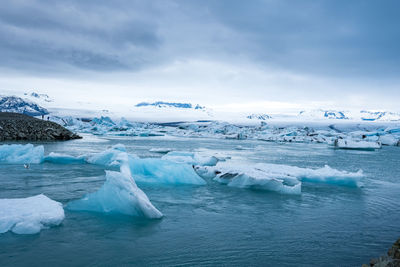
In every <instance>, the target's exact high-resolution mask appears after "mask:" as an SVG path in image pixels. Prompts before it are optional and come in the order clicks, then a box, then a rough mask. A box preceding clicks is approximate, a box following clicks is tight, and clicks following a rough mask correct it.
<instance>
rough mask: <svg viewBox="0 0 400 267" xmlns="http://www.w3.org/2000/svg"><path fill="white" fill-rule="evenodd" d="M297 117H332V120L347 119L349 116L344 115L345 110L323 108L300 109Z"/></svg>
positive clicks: (319, 118)
mask: <svg viewBox="0 0 400 267" xmlns="http://www.w3.org/2000/svg"><path fill="white" fill-rule="evenodd" d="M298 116H299V117H303V118H308V119H318V120H321V119H333V120H348V119H349V117H348V116H347V115H346V111H337V110H323V109H314V110H303V111H300V113H299V115H298Z"/></svg>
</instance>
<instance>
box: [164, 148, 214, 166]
mask: <svg viewBox="0 0 400 267" xmlns="http://www.w3.org/2000/svg"><path fill="white" fill-rule="evenodd" d="M162 159H165V160H170V161H174V162H177V163H187V164H190V165H202V166H215V165H216V164H217V162H218V159H217V158H216V157H214V156H203V155H199V154H197V153H194V152H183V151H172V152H169V153H168V154H166V155H164V156H163V157H162Z"/></svg>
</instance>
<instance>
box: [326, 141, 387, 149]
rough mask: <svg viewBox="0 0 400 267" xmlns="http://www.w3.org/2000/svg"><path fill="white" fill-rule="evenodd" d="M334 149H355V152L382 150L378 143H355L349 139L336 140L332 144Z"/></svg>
mask: <svg viewBox="0 0 400 267" xmlns="http://www.w3.org/2000/svg"><path fill="white" fill-rule="evenodd" d="M334 145H335V147H336V148H340V149H355V150H375V149H379V148H382V144H381V143H380V142H370V141H355V140H351V139H336V141H335V142H334Z"/></svg>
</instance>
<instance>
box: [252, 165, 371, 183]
mask: <svg viewBox="0 0 400 267" xmlns="http://www.w3.org/2000/svg"><path fill="white" fill-rule="evenodd" d="M256 168H258V169H262V170H264V171H268V172H270V173H272V174H273V175H278V176H279V175H283V176H293V177H296V178H297V179H299V180H300V181H302V182H312V183H324V184H331V185H339V186H348V187H359V186H360V182H359V180H360V178H362V177H364V174H363V172H362V170H358V171H357V172H347V171H340V170H337V169H334V168H331V167H329V166H328V165H325V166H324V167H322V168H318V169H310V168H300V167H295V166H288V165H282V164H270V163H259V164H256Z"/></svg>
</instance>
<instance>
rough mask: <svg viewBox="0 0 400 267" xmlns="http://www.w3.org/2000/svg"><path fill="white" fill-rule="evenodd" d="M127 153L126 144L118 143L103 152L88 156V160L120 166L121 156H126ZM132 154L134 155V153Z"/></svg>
mask: <svg viewBox="0 0 400 267" xmlns="http://www.w3.org/2000/svg"><path fill="white" fill-rule="evenodd" d="M125 154H126V148H125V146H124V145H121V144H117V145H114V146H113V147H111V148H109V149H107V150H105V151H103V152H100V153H95V154H91V155H89V156H87V158H86V161H87V162H88V163H91V164H97V165H103V166H108V167H112V166H120V165H121V157H125ZM131 156H132V157H134V156H133V155H131Z"/></svg>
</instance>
